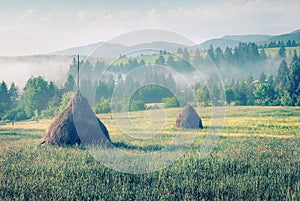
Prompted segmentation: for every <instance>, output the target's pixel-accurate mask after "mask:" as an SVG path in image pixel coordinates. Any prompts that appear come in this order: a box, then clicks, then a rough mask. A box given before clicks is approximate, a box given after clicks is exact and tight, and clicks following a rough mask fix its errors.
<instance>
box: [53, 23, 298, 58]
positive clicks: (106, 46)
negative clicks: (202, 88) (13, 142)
mask: <svg viewBox="0 0 300 201" xmlns="http://www.w3.org/2000/svg"><path fill="white" fill-rule="evenodd" d="M288 40H291V41H292V40H295V41H296V42H297V43H300V29H297V30H295V31H293V32H290V33H285V34H280V35H266V34H246V35H225V36H223V37H221V38H214V39H210V40H207V41H204V42H203V43H200V44H198V45H195V46H187V45H183V44H179V43H174V42H164V41H153V42H147V43H141V44H137V45H132V46H126V45H122V44H115V43H108V42H97V43H91V44H88V45H83V46H79V47H72V48H66V49H63V50H59V51H56V52H52V53H49V54H48V55H64V56H72V55H77V54H80V55H84V56H89V55H91V54H92V55H93V56H95V57H100V58H113V57H119V56H121V55H124V54H127V53H128V52H134V51H137V50H141V49H145V48H146V49H147V48H148V49H149V50H150V49H151V48H152V49H153V50H155V49H166V50H167V51H170V52H173V53H175V52H176V50H177V49H178V48H179V47H182V48H188V49H190V50H193V51H194V50H195V49H197V48H201V49H208V48H209V46H210V45H213V46H214V47H220V48H222V49H225V48H226V47H231V48H234V47H236V46H238V44H239V43H241V42H245V43H248V42H254V43H257V44H258V45H264V44H267V43H270V42H271V41H275V42H278V41H283V42H284V43H286V42H287V41H288ZM99 46H102V48H97V47H99ZM149 52H151V51H149Z"/></svg>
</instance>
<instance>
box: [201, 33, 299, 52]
mask: <svg viewBox="0 0 300 201" xmlns="http://www.w3.org/2000/svg"><path fill="white" fill-rule="evenodd" d="M288 40H291V41H293V40H295V41H296V42H297V43H300V29H299V30H296V31H294V32H291V33H287V34H281V35H277V36H270V35H261V34H250V35H229V36H224V37H222V38H217V39H211V40H208V41H205V42H203V43H201V44H200V45H199V46H200V47H201V48H203V49H208V48H209V46H210V45H213V46H214V47H221V48H222V49H224V48H226V47H231V48H233V47H235V46H237V45H238V44H239V43H240V42H246V43H248V42H254V43H257V44H258V45H264V44H268V43H270V42H271V41H275V42H279V41H283V42H284V43H286V42H287V41H288Z"/></svg>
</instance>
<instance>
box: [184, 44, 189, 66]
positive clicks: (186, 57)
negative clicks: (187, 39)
mask: <svg viewBox="0 0 300 201" xmlns="http://www.w3.org/2000/svg"><path fill="white" fill-rule="evenodd" d="M183 59H184V60H185V61H186V62H187V63H189V62H190V53H189V51H188V49H187V48H184V50H183Z"/></svg>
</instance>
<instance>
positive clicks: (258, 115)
mask: <svg viewBox="0 0 300 201" xmlns="http://www.w3.org/2000/svg"><path fill="white" fill-rule="evenodd" d="M226 110H227V116H226V118H225V125H224V128H223V132H222V133H221V135H220V139H219V141H218V144H217V146H216V147H215V148H214V150H213V151H212V152H211V153H210V154H209V156H207V157H205V158H203V159H200V157H199V150H200V148H201V145H202V142H203V140H204V137H205V135H206V133H207V131H208V129H209V125H210V121H211V108H209V107H208V108H201V109H200V111H201V112H200V113H201V118H202V120H203V124H204V126H205V128H204V129H203V130H200V131H197V132H196V138H195V140H194V143H193V144H192V146H191V148H190V149H189V151H188V152H186V153H185V155H184V156H183V157H181V158H180V159H179V160H177V161H176V162H175V163H174V164H173V165H171V166H170V167H168V168H165V169H162V170H160V171H156V172H153V173H147V174H128V173H121V172H117V171H114V170H112V169H109V168H107V167H105V166H103V165H102V164H101V163H99V162H98V161H97V160H95V159H94V158H93V157H92V156H91V155H90V154H89V153H88V151H87V150H86V149H85V148H84V147H82V146H73V147H55V146H47V145H42V146H39V142H41V137H42V135H43V133H44V132H45V129H46V128H47V126H48V125H49V123H50V120H42V121H40V122H39V123H35V122H17V123H16V124H15V125H14V126H12V125H10V124H1V125H0V199H1V200H300V143H299V142H300V141H299V137H300V107H228V108H227V109H226ZM178 112H179V109H168V110H167V119H166V121H165V123H164V127H163V129H162V131H161V133H160V134H158V135H156V136H155V137H153V140H150V141H149V140H138V139H135V138H128V137H126V136H124V135H123V134H122V132H121V131H120V130H119V129H118V127H117V126H116V124H115V123H114V120H113V119H112V118H111V115H110V114H103V115H99V117H100V118H101V120H102V121H103V122H104V123H105V124H106V126H107V127H108V130H109V132H110V135H111V138H112V140H113V141H114V142H115V143H119V144H122V145H126V146H124V149H128V150H131V151H134V152H138V151H144V152H147V150H155V149H159V148H161V147H164V146H165V145H167V144H168V143H169V142H170V139H172V137H174V134H175V133H177V131H178V130H177V129H176V128H175V120H176V116H177V114H178ZM147 115H148V113H147V111H143V112H134V113H132V114H131V118H132V121H133V122H135V123H136V124H137V125H140V126H141V127H146V126H148V124H149V123H148V121H149V118H148V116H147ZM157 123H160V122H157ZM192 133H194V132H193V131H191V130H186V131H184V134H185V135H191V134H192ZM145 147H146V148H149V149H145Z"/></svg>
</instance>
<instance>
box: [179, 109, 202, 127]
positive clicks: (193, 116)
mask: <svg viewBox="0 0 300 201" xmlns="http://www.w3.org/2000/svg"><path fill="white" fill-rule="evenodd" d="M176 127H177V128H193V129H197V128H201V129H202V128H203V125H202V121H201V118H200V117H199V115H198V114H197V112H196V111H195V109H194V108H193V107H192V106H191V105H190V104H187V105H186V106H184V108H183V109H182V110H181V112H180V114H179V115H178V117H177V120H176Z"/></svg>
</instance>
